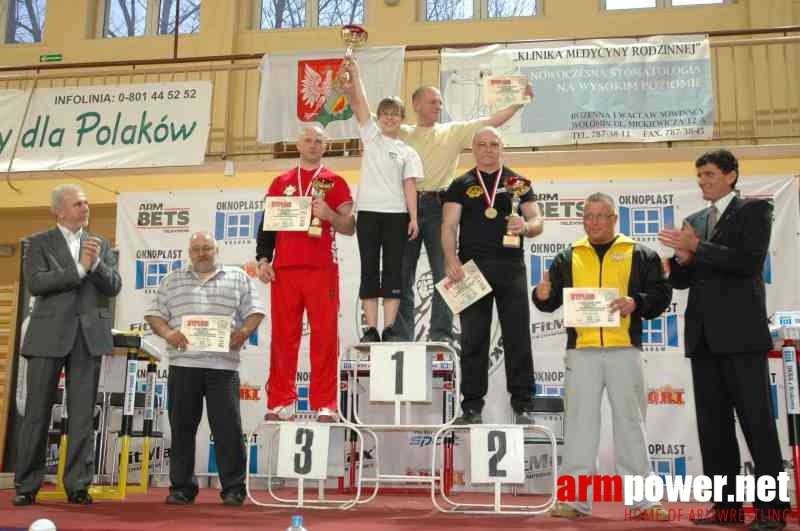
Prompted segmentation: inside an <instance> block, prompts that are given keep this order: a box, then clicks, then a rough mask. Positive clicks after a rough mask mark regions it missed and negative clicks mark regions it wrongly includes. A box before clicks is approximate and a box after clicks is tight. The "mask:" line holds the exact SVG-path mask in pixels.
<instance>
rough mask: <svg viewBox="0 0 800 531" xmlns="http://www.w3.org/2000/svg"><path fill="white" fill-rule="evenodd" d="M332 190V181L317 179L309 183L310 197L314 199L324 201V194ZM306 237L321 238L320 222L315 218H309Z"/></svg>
mask: <svg viewBox="0 0 800 531" xmlns="http://www.w3.org/2000/svg"><path fill="white" fill-rule="evenodd" d="M331 188H333V181H331V180H330V179H325V178H321V177H317V178H316V179H314V181H313V182H312V183H311V197H313V198H314V199H325V194H327V193H328V191H329V190H330V189H331ZM308 235H309V237H311V238H321V237H322V220H321V219H319V218H318V217H316V216H312V217H311V225H310V226H309V227H308Z"/></svg>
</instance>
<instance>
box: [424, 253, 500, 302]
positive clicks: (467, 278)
mask: <svg viewBox="0 0 800 531" xmlns="http://www.w3.org/2000/svg"><path fill="white" fill-rule="evenodd" d="M463 270H464V278H462V279H461V280H459V281H458V282H453V281H452V280H450V279H449V278H447V277H445V278H443V279H442V280H440V281H439V283H438V284H436V290H437V291H438V292H439V294H440V295H441V296H442V299H444V302H446V303H447V306H448V307H449V308H450V311H452V312H453V313H460V312H461V310H463V309H464V308H466V307H468V306H469V305H471V304H472V303H474V302H475V301H477V300H478V299H480V298H481V297H483V296H484V295H486V294H487V293H491V291H492V288H491V286H489V283H488V282H487V281H486V277H484V276H483V273H481V270H480V269H478V266H477V265H476V264H475V262H474V261H472V260H470V261H469V262H467V263H466V264H464V266H463Z"/></svg>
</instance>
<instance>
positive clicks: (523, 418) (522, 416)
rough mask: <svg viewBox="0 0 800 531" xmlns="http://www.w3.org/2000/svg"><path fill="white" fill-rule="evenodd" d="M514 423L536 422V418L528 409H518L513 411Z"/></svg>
mask: <svg viewBox="0 0 800 531" xmlns="http://www.w3.org/2000/svg"><path fill="white" fill-rule="evenodd" d="M514 424H536V419H534V418H533V413H531V412H530V411H520V412H519V413H514Z"/></svg>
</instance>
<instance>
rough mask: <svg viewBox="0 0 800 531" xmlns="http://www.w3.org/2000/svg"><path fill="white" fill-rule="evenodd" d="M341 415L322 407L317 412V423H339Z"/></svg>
mask: <svg viewBox="0 0 800 531" xmlns="http://www.w3.org/2000/svg"><path fill="white" fill-rule="evenodd" d="M338 421H339V414H338V413H337V412H336V411H334V410H332V409H330V408H327V407H321V408H319V409H318V410H317V422H338Z"/></svg>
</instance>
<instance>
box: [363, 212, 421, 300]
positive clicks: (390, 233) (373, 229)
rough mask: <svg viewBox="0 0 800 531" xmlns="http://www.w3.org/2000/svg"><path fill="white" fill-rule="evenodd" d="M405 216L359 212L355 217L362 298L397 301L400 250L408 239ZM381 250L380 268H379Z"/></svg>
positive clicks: (400, 283)
mask: <svg viewBox="0 0 800 531" xmlns="http://www.w3.org/2000/svg"><path fill="white" fill-rule="evenodd" d="M409 219H410V218H409V217H408V214H407V213H404V212H401V213H394V212H369V211H367V212H359V213H358V217H357V218H356V236H357V237H358V252H359V254H360V255H361V287H360V288H359V290H358V296H359V298H361V299H377V298H378V297H383V298H384V299H399V298H400V293H401V287H402V277H401V271H402V262H403V249H404V248H405V245H406V241H407V240H408V222H409ZM381 250H383V264H382V265H383V267H381Z"/></svg>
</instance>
